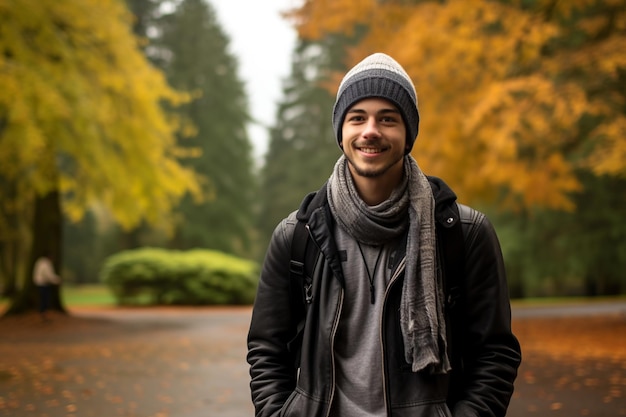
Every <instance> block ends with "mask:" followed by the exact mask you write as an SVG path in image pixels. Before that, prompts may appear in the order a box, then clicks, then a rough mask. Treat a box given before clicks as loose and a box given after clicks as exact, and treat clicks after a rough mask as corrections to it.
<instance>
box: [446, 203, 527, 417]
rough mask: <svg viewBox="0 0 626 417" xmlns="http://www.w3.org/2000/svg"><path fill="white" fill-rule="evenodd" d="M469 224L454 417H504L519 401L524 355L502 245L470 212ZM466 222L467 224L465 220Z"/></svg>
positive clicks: (486, 223) (478, 215) (488, 225)
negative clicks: (517, 392) (516, 394)
mask: <svg viewBox="0 0 626 417" xmlns="http://www.w3.org/2000/svg"><path fill="white" fill-rule="evenodd" d="M462 210H466V214H467V210H469V216H461V217H462V221H464V223H465V224H464V227H465V233H466V236H465V239H466V244H465V248H466V256H465V272H466V274H465V282H464V285H465V289H464V292H465V300H464V305H465V307H464V308H465V310H464V318H465V321H464V322H463V324H464V328H465V331H464V335H463V340H462V345H461V346H460V348H461V352H462V358H463V372H462V378H461V384H460V392H458V393H457V398H458V401H457V402H456V404H455V406H454V408H453V415H454V417H478V416H481V417H483V416H485V417H486V416H489V417H503V416H504V415H505V414H506V410H507V408H508V405H509V401H510V399H511V396H512V395H513V382H514V381H515V378H516V377H517V369H518V367H519V365H520V362H521V349H520V345H519V342H518V341H517V338H516V337H515V336H514V335H513V333H512V331H511V307H510V302H509V294H508V287H507V283H506V274H505V270H504V261H503V259H502V252H501V249H500V243H499V241H498V238H497V236H496V233H495V230H494V228H493V226H492V224H491V223H490V222H489V220H488V219H487V218H486V217H485V216H484V215H483V214H482V213H479V212H478V211H475V210H473V209H469V208H467V207H465V208H462ZM463 217H465V218H463Z"/></svg>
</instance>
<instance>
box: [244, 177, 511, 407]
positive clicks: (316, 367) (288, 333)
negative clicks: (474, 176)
mask: <svg viewBox="0 0 626 417" xmlns="http://www.w3.org/2000/svg"><path fill="white" fill-rule="evenodd" d="M429 180H430V181H431V185H432V186H433V191H434V195H435V201H436V216H435V217H436V220H437V222H438V227H446V225H447V226H450V225H451V224H453V223H454V222H456V221H461V222H462V224H463V231H464V236H465V251H466V254H465V260H466V261H465V263H466V267H465V276H464V277H463V281H464V282H463V285H464V289H463V303H462V307H461V308H462V309H463V311H462V314H460V315H459V316H460V317H461V318H456V319H455V320H462V325H461V326H458V328H461V329H462V330H461V331H460V332H461V333H462V334H461V335H453V337H454V341H453V342H450V345H454V347H452V352H453V353H451V356H453V357H452V358H451V361H452V363H453V368H454V370H453V372H452V373H451V374H446V375H431V374H428V373H426V372H418V373H414V372H411V369H410V364H408V363H407V362H406V361H405V359H404V357H405V356H404V347H403V343H402V335H401V330H400V324H399V322H400V321H399V305H400V294H401V287H402V284H401V282H402V279H397V280H396V281H395V282H394V284H392V287H391V288H390V289H389V296H388V297H387V299H386V300H385V306H384V313H383V321H382V323H383V324H382V329H381V335H382V338H383V353H384V381H383V383H384V386H385V400H386V407H387V415H388V416H394V417H404V416H407V417H408V416H412V417H416V416H439V417H443V416H454V417H460V416H481V417H483V416H484V417H492V416H504V415H505V414H506V409H507V407H508V404H509V401H510V398H511V395H512V393H513V381H514V380H515V378H516V375H517V368H518V366H519V364H520V361H521V351H520V346H519V343H518V341H517V339H516V338H515V336H514V335H513V334H512V332H511V326H510V323H511V311H510V305H509V297H508V290H507V284H506V278H505V271H504V265H503V261H502V255H501V251H500V245H499V242H498V239H497V237H496V234H495V231H494V229H493V227H492V226H491V224H490V222H489V221H488V220H487V219H486V218H485V216H484V215H482V214H481V213H479V212H477V211H475V210H473V209H470V208H469V207H466V206H462V205H459V213H460V219H458V218H457V217H456V211H455V210H453V209H452V205H453V204H456V203H455V200H456V196H455V195H454V193H453V192H452V191H451V190H450V189H449V188H448V187H447V185H445V184H444V183H443V181H441V180H439V179H436V178H429ZM297 218H298V219H301V220H304V221H306V223H307V225H308V228H309V232H310V234H311V236H312V237H313V239H314V240H315V242H316V244H317V245H318V247H319V248H320V249H321V251H320V255H319V257H318V260H317V262H316V264H315V268H314V271H313V290H312V291H313V300H312V303H311V304H310V305H309V308H308V310H307V313H306V325H305V326H304V328H302V329H298V323H301V320H300V318H301V314H303V311H304V310H303V308H302V306H301V304H302V303H298V302H295V303H294V302H293V301H294V300H293V294H298V292H297V291H294V289H293V288H290V286H291V285H294V283H293V282H291V281H293V280H290V274H289V261H290V257H291V250H290V247H291V238H292V235H293V230H294V225H295V222H296V213H295V212H294V213H292V214H291V215H290V216H289V217H287V218H286V219H284V220H283V221H282V222H281V223H280V224H279V225H278V226H277V227H276V229H275V231H274V234H273V236H272V239H271V242H270V245H269V248H268V251H267V254H266V258H265V262H264V265H263V269H262V272H261V277H260V282H259V287H258V292H257V297H256V300H255V303H254V309H253V314H252V321H251V324H250V330H249V334H248V362H249V364H250V375H251V378H252V379H251V383H250V387H251V392H252V400H253V403H254V406H255V410H256V413H255V415H256V416H299V417H304V416H306V417H316V416H328V415H329V412H330V404H331V402H332V399H333V391H334V383H335V381H334V378H335V372H334V363H333V361H334V356H333V353H332V352H333V339H334V335H335V329H336V328H337V323H338V320H339V312H340V310H341V305H342V300H343V275H342V271H341V265H340V260H339V257H338V254H337V250H336V247H335V241H334V238H333V234H332V230H333V219H332V216H331V215H330V211H329V208H328V204H327V200H326V192H325V187H324V188H322V190H320V192H318V193H313V194H311V195H309V196H307V198H305V200H304V201H303V203H302V205H301V207H300V209H299V210H298V212H297ZM449 219H452V220H449ZM298 301H299V300H298ZM298 305H300V307H298ZM294 306H295V307H294ZM447 327H448V329H450V328H451V327H452V326H451V325H450V323H448V326H447ZM300 346H301V351H300V350H299V348H300ZM298 365H299V366H298Z"/></svg>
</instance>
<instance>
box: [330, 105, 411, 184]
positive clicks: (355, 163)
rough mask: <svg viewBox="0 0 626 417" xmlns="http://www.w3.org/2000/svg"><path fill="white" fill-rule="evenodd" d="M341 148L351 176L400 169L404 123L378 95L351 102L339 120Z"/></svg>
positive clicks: (378, 174)
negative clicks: (342, 117) (340, 121)
mask: <svg viewBox="0 0 626 417" xmlns="http://www.w3.org/2000/svg"><path fill="white" fill-rule="evenodd" d="M341 132H342V141H341V147H342V149H343V152H344V154H345V155H346V158H347V159H348V161H349V162H350V164H349V167H350V171H351V172H352V175H353V176H360V177H366V178H379V177H383V176H385V175H391V176H396V175H399V173H401V172H402V161H403V159H404V152H405V148H406V126H405V125H404V120H402V115H401V114H400V112H399V111H398V109H397V107H396V106H395V105H394V104H392V103H391V102H390V101H388V100H385V99H382V98H366V99H363V100H361V101H359V102H357V103H356V104H354V105H353V106H352V107H351V108H350V109H348V112H347V113H346V117H345V119H344V121H343V125H342V128H341Z"/></svg>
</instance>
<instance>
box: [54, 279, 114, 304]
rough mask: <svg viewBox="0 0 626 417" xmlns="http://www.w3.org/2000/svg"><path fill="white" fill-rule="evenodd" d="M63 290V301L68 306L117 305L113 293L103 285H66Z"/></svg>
mask: <svg viewBox="0 0 626 417" xmlns="http://www.w3.org/2000/svg"><path fill="white" fill-rule="evenodd" d="M62 291H63V301H64V302H65V304H66V305H68V306H114V305H116V302H115V298H114V297H113V294H111V292H110V291H109V289H108V288H107V287H106V286H103V285H97V284H89V285H64V286H63V288H62Z"/></svg>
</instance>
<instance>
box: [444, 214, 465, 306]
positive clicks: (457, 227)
mask: <svg viewBox="0 0 626 417" xmlns="http://www.w3.org/2000/svg"><path fill="white" fill-rule="evenodd" d="M452 210H453V212H454V215H455V216H456V219H452V218H451V220H450V222H453V223H454V224H453V225H452V226H450V227H445V226H444V227H442V228H441V233H440V239H441V240H442V242H441V243H442V245H441V248H442V250H443V268H444V277H445V294H446V307H447V308H448V309H449V310H450V311H452V310H455V309H456V307H457V304H458V303H459V301H460V299H461V297H462V295H463V276H464V274H465V237H464V235H463V224H462V221H461V218H460V212H459V207H458V205H457V204H456V203H455V204H453V205H452Z"/></svg>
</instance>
